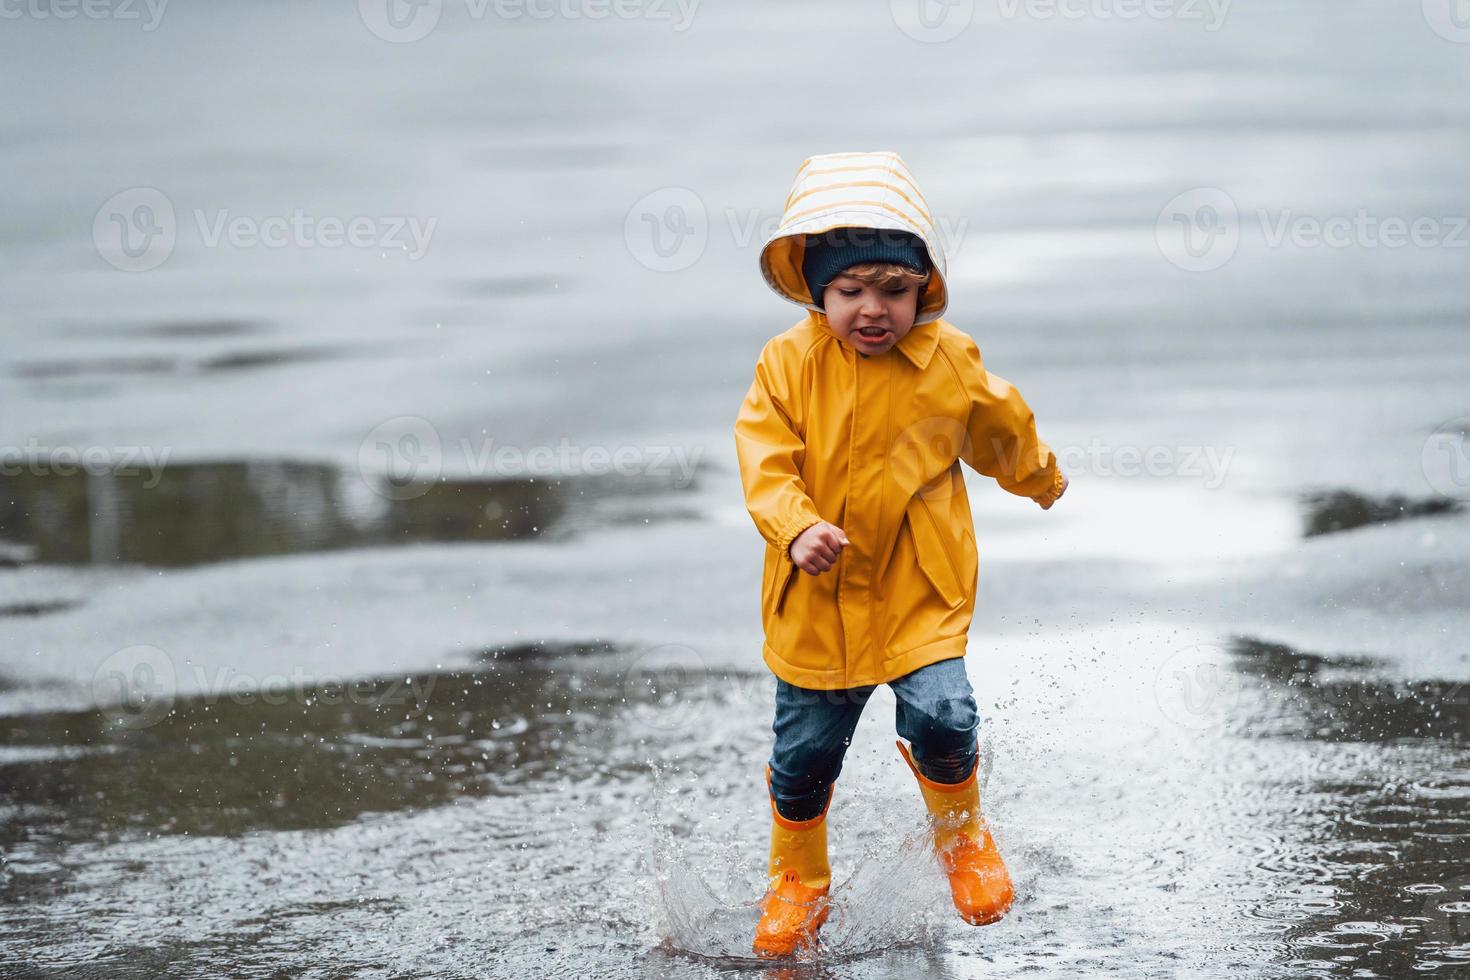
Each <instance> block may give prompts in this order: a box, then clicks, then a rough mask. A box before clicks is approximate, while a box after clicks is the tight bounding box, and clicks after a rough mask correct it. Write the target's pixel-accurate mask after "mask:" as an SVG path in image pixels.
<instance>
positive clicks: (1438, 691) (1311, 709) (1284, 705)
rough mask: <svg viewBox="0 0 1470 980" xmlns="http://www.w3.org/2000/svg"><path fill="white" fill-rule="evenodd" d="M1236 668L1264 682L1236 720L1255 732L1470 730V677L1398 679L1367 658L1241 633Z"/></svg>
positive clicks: (1379, 738)
mask: <svg viewBox="0 0 1470 980" xmlns="http://www.w3.org/2000/svg"><path fill="white" fill-rule="evenodd" d="M1231 652H1232V654H1233V656H1234V657H1235V658H1236V662H1235V666H1236V669H1237V670H1239V671H1240V672H1241V673H1242V674H1244V675H1245V676H1247V677H1249V678H1253V679H1256V680H1259V681H1261V682H1264V688H1263V690H1262V691H1261V692H1260V693H1261V694H1262V697H1261V698H1260V699H1259V701H1252V702H1249V703H1250V708H1249V709H1248V710H1246V711H1243V712H1242V713H1241V714H1240V715H1239V716H1238V717H1237V718H1235V719H1234V721H1233V727H1234V730H1236V731H1238V732H1240V733H1241V734H1244V735H1247V736H1251V737H1274V736H1287V737H1294V738H1305V739H1322V740H1326V741H1333V742H1393V741H1396V740H1400V739H1444V740H1450V741H1458V740H1463V739H1464V738H1465V737H1466V736H1467V735H1470V683H1465V682H1459V681H1439V680H1414V681H1405V680H1395V679H1386V678H1383V677H1381V676H1377V675H1375V674H1374V673H1373V671H1374V668H1375V667H1377V666H1379V665H1380V664H1381V663H1382V662H1381V661H1379V660H1377V659H1374V658H1371V657H1362V656H1351V655H1343V656H1337V657H1330V656H1323V655H1319V654H1312V653H1304V652H1302V651H1299V650H1296V649H1293V648H1292V647H1289V646H1287V645H1285V644H1281V643H1270V642H1267V641H1264V640H1261V639H1258V638H1254V637H1236V638H1234V640H1233V641H1232V644H1231Z"/></svg>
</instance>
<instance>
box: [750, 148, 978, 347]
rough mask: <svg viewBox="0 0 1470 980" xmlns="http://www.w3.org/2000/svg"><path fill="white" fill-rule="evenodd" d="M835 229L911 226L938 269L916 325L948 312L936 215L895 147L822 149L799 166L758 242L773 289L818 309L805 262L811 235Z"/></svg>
mask: <svg viewBox="0 0 1470 980" xmlns="http://www.w3.org/2000/svg"><path fill="white" fill-rule="evenodd" d="M833 228H879V229H886V230H893V231H907V232H911V233H912V234H915V235H917V236H919V238H921V239H923V241H924V247H925V249H926V250H927V251H928V252H929V261H930V263H931V264H932V265H933V267H934V272H933V277H932V278H931V280H930V282H929V285H928V286H927V287H925V289H924V295H923V299H922V302H921V305H920V307H919V315H918V316H917V317H915V318H914V323H915V324H916V325H917V324H920V323H928V322H930V321H931V320H937V319H939V318H940V317H941V316H943V315H944V310H945V308H946V307H947V306H948V305H949V286H948V281H947V273H946V270H945V264H944V252H943V251H942V250H941V249H940V248H939V236H938V234H937V233H936V232H935V228H934V219H933V216H932V214H931V212H930V211H929V205H928V203H927V202H926V201H925V200H924V195H923V193H922V192H921V191H920V190H919V185H918V184H917V183H916V182H915V181H914V176H913V174H911V173H910V172H909V168H908V167H907V166H905V165H904V162H903V160H902V159H901V158H900V157H899V155H898V154H897V153H890V152H886V151H880V152H871V153H824V154H821V155H819V156H814V157H808V158H807V159H806V160H805V161H803V163H802V165H801V166H800V167H799V168H797V171H796V179H795V180H794V181H793V182H792V185H791V193H790V194H788V195H787V196H786V204H785V209H784V213H783V214H782V216H781V224H780V225H779V226H777V228H776V231H775V232H774V233H773V234H772V235H771V237H770V238H769V239H767V240H766V243H765V245H764V246H763V247H762V248H761V257H760V262H761V275H762V276H764V277H765V280H766V283H767V284H768V285H769V286H770V287H771V288H772V289H774V290H775V291H776V294H777V295H779V296H781V297H782V298H784V299H787V300H790V301H791V302H793V303H795V304H796V305H797V306H801V307H804V308H806V309H808V310H811V311H813V312H815V313H819V314H820V313H821V312H822V311H821V309H819V308H818V307H817V305H816V304H815V303H813V302H812V296H811V293H810V291H809V290H808V289H807V285H806V279H805V277H803V276H802V274H801V260H802V256H803V254H804V253H805V251H806V236H807V235H817V234H821V233H822V232H826V231H831V230H832V229H833Z"/></svg>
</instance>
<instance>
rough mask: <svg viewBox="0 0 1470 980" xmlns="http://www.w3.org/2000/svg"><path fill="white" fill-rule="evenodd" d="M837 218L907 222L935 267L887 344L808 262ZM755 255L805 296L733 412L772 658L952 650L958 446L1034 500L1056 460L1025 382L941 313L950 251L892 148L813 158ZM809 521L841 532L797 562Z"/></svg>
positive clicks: (859, 660)
mask: <svg viewBox="0 0 1470 980" xmlns="http://www.w3.org/2000/svg"><path fill="white" fill-rule="evenodd" d="M836 227H864V228H884V229H895V230H903V231H908V232H911V233H913V234H915V235H918V236H919V237H920V238H922V239H923V240H924V242H925V243H926V245H927V247H928V251H929V256H930V260H931V262H932V264H933V267H934V273H933V278H932V279H931V282H930V283H929V285H928V286H926V287H925V290H924V293H923V296H922V297H921V303H920V308H919V313H918V315H917V317H916V318H915V323H914V327H913V329H912V330H910V331H909V333H908V334H907V335H905V336H904V337H903V339H902V340H900V341H899V342H898V343H897V344H896V345H895V346H894V347H893V348H891V349H890V350H888V351H886V352H885V353H883V354H879V355H876V356H869V355H866V354H861V353H859V352H857V351H855V350H854V349H853V348H852V346H851V345H850V344H848V343H847V342H846V341H844V340H839V339H838V338H837V336H836V335H835V334H833V333H832V332H831V330H830V329H829V328H828V325H827V319H826V316H825V315H824V314H823V313H822V312H821V311H820V310H819V309H818V308H817V307H816V306H815V305H814V304H813V303H812V301H811V295H810V293H809V292H808V290H807V287H806V282H805V280H804V278H803V277H802V274H801V257H802V251H803V248H804V243H805V236H806V235H808V234H815V233H820V232H823V231H826V230H829V229H831V228H836ZM761 271H762V273H763V274H764V275H765V278H766V281H767V282H768V283H769V284H770V285H771V287H772V288H773V289H775V290H776V292H777V293H779V294H780V295H781V296H783V297H785V298H786V299H789V300H791V301H792V302H793V303H796V304H798V305H800V306H803V307H805V308H806V309H807V310H808V311H809V312H808V314H807V317H806V319H804V320H802V321H801V322H800V323H797V324H796V325H794V326H792V327H791V328H790V329H789V330H787V331H785V332H784V333H782V334H779V335H778V336H776V337H774V338H772V339H771V340H770V341H769V342H767V343H766V345H765V347H764V349H763V350H762V351H761V355H760V360H759V362H758V363H757V364H756V368H755V380H754V381H753V382H752V383H751V386H750V390H749V391H748V392H747V393H746V396H745V401H744V403H743V404H742V405H741V407H740V413H739V416H738V418H737V419H736V422H735V444H736V450H737V453H738V455H739V460H740V476H741V481H742V483H743V485H744V490H745V500H746V507H747V509H748V510H749V511H750V516H751V517H752V518H753V519H754V520H755V524H756V527H757V528H758V529H759V530H760V533H761V536H762V537H764V538H765V539H766V556H765V567H764V577H763V580H762V584H761V619H762V625H763V626H764V629H765V637H766V639H765V648H764V657H765V661H766V664H767V665H768V666H769V667H770V668H771V670H772V671H773V672H774V673H775V674H776V676H777V677H780V678H781V679H782V680H784V681H786V682H787V683H790V684H795V685H797V686H799V687H806V688H818V689H834V688H848V687H859V686H863V685H868V684H881V683H885V682H887V681H890V680H893V679H895V678H897V677H901V676H903V675H904V674H907V673H909V672H911V671H914V670H917V669H918V668H920V667H923V666H925V665H926V664H930V663H934V662H935V661H939V660H945V659H948V658H950V657H959V656H963V655H964V653H965V641H966V637H967V634H968V632H969V627H970V619H971V616H972V615H973V613H974V609H975V584H976V573H977V570H978V557H977V554H976V550H975V528H974V523H973V521H972V519H971V516H970V503H969V498H968V497H967V495H966V492H965V481H964V477H963V476H962V474H961V471H960V465H959V461H960V460H963V461H964V462H965V463H966V464H967V465H969V466H970V467H972V468H973V469H975V470H977V471H978V472H980V473H983V474H985V475H986V476H991V477H994V478H995V479H996V481H997V482H998V483H999V484H1000V485H1001V486H1002V487H1003V488H1004V489H1006V490H1008V491H1010V492H1011V493H1014V494H1017V495H1019V496H1023V497H1030V498H1031V499H1033V500H1035V501H1037V502H1038V503H1041V504H1049V503H1050V502H1051V501H1052V500H1055V499H1056V496H1057V494H1058V493H1060V491H1061V483H1062V474H1061V470H1060V469H1059V468H1058V466H1057V460H1056V455H1055V454H1054V453H1053V452H1052V451H1051V449H1050V448H1048V447H1047V445H1046V444H1045V443H1043V442H1042V441H1041V440H1040V439H1038V438H1037V435H1036V427H1035V422H1034V419H1033V417H1032V413H1031V409H1030V408H1029V407H1027V405H1026V402H1025V401H1024V400H1023V399H1022V398H1021V395H1020V393H1019V392H1017V391H1016V389H1014V388H1012V387H1011V385H1010V384H1009V383H1008V382H1007V381H1006V380H1005V379H1004V378H1001V377H998V376H997V375H994V374H991V373H989V372H988V371H986V369H985V365H984V363H983V362H982V360H981V358H980V350H979V348H978V347H977V346H976V344H975V341H974V340H972V339H971V338H970V336H969V335H968V334H965V333H963V332H961V331H960V330H958V329H956V328H955V327H953V326H951V325H950V324H949V323H947V322H945V321H944V320H942V319H940V316H941V314H942V313H943V312H944V309H945V307H946V305H947V304H948V292H947V289H946V284H945V281H944V256H943V253H942V251H941V250H940V249H939V247H938V243H937V235H936V234H935V231H934V225H933V221H932V219H931V218H930V216H929V211H928V208H927V206H926V205H925V203H924V198H923V196H922V195H921V194H920V193H919V190H918V188H917V187H916V186H915V185H914V180H913V177H912V176H911V175H910V174H909V172H908V169H907V168H906V167H905V166H904V164H903V161H902V160H900V159H899V157H898V155H897V154H893V153H843V154H827V155H823V156H816V157H811V158H810V159H808V160H807V161H806V162H805V163H803V164H802V165H801V168H800V169H799V170H798V171H797V175H796V181H795V185H794V186H793V188H792V191H791V194H790V196H789V197H788V198H787V201H786V209H785V214H784V216H783V218H782V221H781V224H780V226H779V227H778V228H777V230H776V232H775V234H773V235H772V236H771V238H770V240H769V241H767V242H766V244H765V247H764V248H763V249H762V251H761ZM819 520H825V521H828V522H830V523H832V524H835V525H837V526H838V527H840V528H842V529H843V531H844V532H846V534H847V538H848V540H849V541H850V542H851V543H850V544H849V545H848V546H847V547H846V548H844V549H843V551H842V554H841V555H840V556H839V557H838V559H837V562H836V564H835V565H834V566H833V567H832V569H831V570H830V571H828V572H825V573H823V574H822V575H808V574H806V573H803V572H800V570H799V569H797V568H796V566H795V565H794V564H793V563H792V561H791V554H790V551H789V548H790V546H791V542H792V541H794V540H795V539H796V536H797V535H798V534H800V533H801V532H802V531H804V530H806V528H808V527H810V526H811V525H813V524H815V523H817V522H818V521H819Z"/></svg>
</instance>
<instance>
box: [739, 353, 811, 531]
mask: <svg viewBox="0 0 1470 980" xmlns="http://www.w3.org/2000/svg"><path fill="white" fill-rule="evenodd" d="M771 350H772V348H771V345H770V344H767V345H766V349H765V350H763V351H761V357H760V360H759V362H757V364H756V367H755V380H754V381H752V382H751V384H750V390H749V391H747V392H746V393H745V401H744V402H743V403H742V404H741V406H740V414H739V415H738V416H737V417H736V419H735V451H736V453H737V455H738V456H739V459H740V481H741V483H742V484H743V485H744V488H745V507H746V510H748V511H750V516H751V518H752V519H753V520H754V521H755V526H756V528H757V529H758V530H759V531H760V533H761V537H763V538H765V539H766V541H768V542H769V543H770V544H771V545H773V546H774V547H775V548H776V549H777V550H778V551H780V552H781V554H782V555H784V556H786V557H787V558H788V559H789V558H790V557H791V555H790V552H789V551H788V550H787V549H789V548H790V547H791V542H792V541H794V540H796V536H797V535H798V534H800V533H801V532H802V531H805V530H806V529H807V528H809V527H811V526H812V525H813V524H815V523H817V522H818V521H820V520H821V519H822V518H821V515H819V514H818V513H817V505H816V504H814V503H812V499H811V497H809V496H807V492H806V484H805V483H804V482H803V481H802V478H801V460H802V458H803V457H804V456H805V453H806V444H805V443H804V442H803V441H802V438H801V436H800V435H799V434H798V433H797V431H796V427H795V425H794V424H793V423H792V413H791V411H790V406H791V398H792V392H791V390H790V388H791V384H790V383H789V381H788V379H787V378H786V376H785V375H786V372H783V371H781V370H780V365H779V364H777V363H775V358H774V357H772V356H771V354H770V352H771Z"/></svg>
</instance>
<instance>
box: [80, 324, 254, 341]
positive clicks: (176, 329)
mask: <svg viewBox="0 0 1470 980" xmlns="http://www.w3.org/2000/svg"><path fill="white" fill-rule="evenodd" d="M59 329H60V332H61V333H64V334H66V335H67V336H74V337H116V336H119V335H124V334H125V335H127V336H132V337H166V338H169V339H179V340H189V339H200V340H203V339H213V338H216V337H244V336H249V335H250V334H256V333H263V332H264V331H265V330H266V325H265V324H264V323H261V322H258V321H255V320H232V319H218V320H168V321H163V322H160V323H145V324H141V325H132V324H75V325H69V326H63V327H61V328H59Z"/></svg>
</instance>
